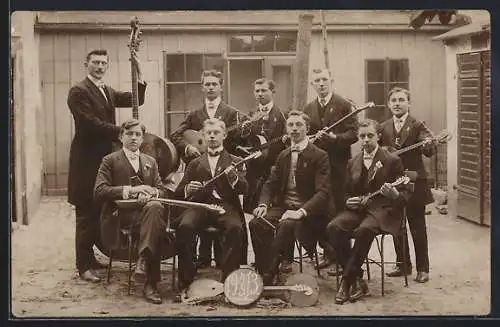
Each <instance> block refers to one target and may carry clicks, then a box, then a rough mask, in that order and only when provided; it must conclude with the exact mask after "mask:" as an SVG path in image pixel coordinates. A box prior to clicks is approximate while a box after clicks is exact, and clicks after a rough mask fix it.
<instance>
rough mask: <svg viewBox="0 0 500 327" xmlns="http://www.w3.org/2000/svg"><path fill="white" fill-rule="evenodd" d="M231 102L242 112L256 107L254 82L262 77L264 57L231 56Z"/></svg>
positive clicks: (229, 83)
mask: <svg viewBox="0 0 500 327" xmlns="http://www.w3.org/2000/svg"><path fill="white" fill-rule="evenodd" d="M228 70H229V81H228V85H229V104H230V105H231V106H233V107H235V108H236V109H238V110H240V111H241V112H244V113H248V112H250V110H251V109H252V108H255V97H254V95H253V82H255V80H256V79H258V78H261V77H262V58H259V57H250V58H247V57H246V58H229V59H228Z"/></svg>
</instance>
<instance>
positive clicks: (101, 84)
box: [95, 80, 106, 89]
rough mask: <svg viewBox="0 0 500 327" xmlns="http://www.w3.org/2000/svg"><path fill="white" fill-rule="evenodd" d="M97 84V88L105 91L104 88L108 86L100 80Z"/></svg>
mask: <svg viewBox="0 0 500 327" xmlns="http://www.w3.org/2000/svg"><path fill="white" fill-rule="evenodd" d="M95 84H96V85H97V87H98V88H100V89H103V88H104V86H106V84H104V82H103V81H100V80H99V81H97V82H96V83H95Z"/></svg>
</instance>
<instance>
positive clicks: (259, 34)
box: [226, 31, 298, 56]
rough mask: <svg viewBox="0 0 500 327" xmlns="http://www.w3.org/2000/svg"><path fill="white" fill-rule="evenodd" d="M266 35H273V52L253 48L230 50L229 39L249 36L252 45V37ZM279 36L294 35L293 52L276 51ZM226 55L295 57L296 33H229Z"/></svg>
mask: <svg viewBox="0 0 500 327" xmlns="http://www.w3.org/2000/svg"><path fill="white" fill-rule="evenodd" d="M268 33H272V34H273V35H274V42H273V51H269V52H266V51H254V49H253V46H252V51H247V52H244V51H232V49H231V37H237V36H250V37H252V43H253V37H254V36H262V35H266V34H268ZM279 34H283V35H287V34H288V35H294V36H295V51H277V50H276V39H277V38H276V36H277V35H279ZM226 42H227V49H228V50H227V53H228V54H229V55H230V56H248V55H252V56H254V55H255V56H290V55H296V53H297V42H298V39H297V36H296V33H294V32H290V31H268V32H243V33H230V34H228V35H227V40H226Z"/></svg>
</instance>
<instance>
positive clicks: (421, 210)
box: [380, 87, 436, 283]
mask: <svg viewBox="0 0 500 327" xmlns="http://www.w3.org/2000/svg"><path fill="white" fill-rule="evenodd" d="M388 105H389V108H390V109H391V112H392V115H393V116H392V118H390V119H388V120H386V121H385V122H383V123H382V124H381V129H380V134H381V138H380V144H381V145H384V146H389V147H392V148H395V149H401V148H405V147H407V146H410V145H412V144H415V143H418V142H421V141H424V140H429V141H428V142H426V143H425V144H424V145H423V146H422V147H419V148H416V149H414V150H411V151H408V152H405V153H402V154H401V155H400V157H401V160H402V161H403V166H404V168H405V169H406V170H409V171H415V172H416V173H417V179H416V181H415V191H414V193H413V195H412V197H411V198H410V200H409V203H408V206H407V211H406V212H407V216H408V224H409V226H410V232H411V236H412V238H413V246H414V248H415V256H416V263H417V276H416V278H415V281H417V282H419V283H425V282H427V281H428V280H429V246H428V241H427V228H426V225H425V206H426V205H427V204H429V203H432V202H433V197H432V194H431V190H430V187H429V183H428V182H427V172H426V171H425V168H424V163H423V161H422V155H425V156H426V157H431V156H433V155H434V153H435V152H436V147H435V144H434V143H433V142H432V134H431V132H430V131H429V129H428V128H427V127H426V126H425V125H424V124H423V123H422V122H421V121H418V120H417V119H415V118H414V117H413V116H410V115H409V112H408V111H409V109H410V92H409V91H408V90H406V89H403V88H400V87H396V88H393V89H391V90H390V91H389V93H388ZM405 236H406V235H405ZM403 242H406V247H405V249H406V252H407V253H406V256H405V257H406V258H410V252H409V247H408V238H407V237H404V236H401V237H399V238H398V239H396V240H395V242H394V247H395V250H396V255H397V261H399V262H403V261H404V260H403V253H402V247H403ZM411 270H412V269H411V260H409V261H408V262H407V267H406V270H404V269H403V267H401V266H396V268H395V269H394V270H393V271H391V272H388V273H387V276H389V277H396V276H403V274H404V271H406V272H407V274H410V275H411Z"/></svg>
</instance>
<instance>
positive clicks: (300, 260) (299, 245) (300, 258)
mask: <svg viewBox="0 0 500 327" xmlns="http://www.w3.org/2000/svg"><path fill="white" fill-rule="evenodd" d="M295 244H296V245H297V248H298V250H299V271H300V273H302V246H301V244H300V243H299V242H298V241H295Z"/></svg>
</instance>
